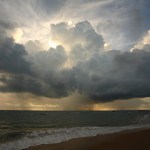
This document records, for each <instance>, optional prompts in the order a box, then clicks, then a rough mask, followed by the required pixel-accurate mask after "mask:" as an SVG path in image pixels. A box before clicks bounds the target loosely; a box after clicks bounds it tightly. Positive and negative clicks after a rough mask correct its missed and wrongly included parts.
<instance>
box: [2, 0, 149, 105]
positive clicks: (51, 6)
mask: <svg viewBox="0 0 150 150" xmlns="http://www.w3.org/2000/svg"><path fill="white" fill-rule="evenodd" d="M67 2H68V1H67ZM67 2H66V1H65V0H62V1H61V0H56V1H55V0H41V1H40V0H36V1H35V0H29V1H28V2H25V1H18V0H14V1H13V2H10V1H8V0H5V1H1V2H0V8H1V9H0V18H3V15H4V16H5V17H6V18H8V20H9V21H6V20H7V19H6V20H5V19H1V20H0V32H1V33H2V35H0V36H1V37H0V73H1V74H2V76H1V77H0V83H3V84H2V85H0V91H1V92H15V93H23V92H29V93H33V94H35V95H38V96H44V97H49V98H62V97H67V96H69V95H71V94H72V93H73V92H79V93H81V94H83V95H85V96H88V97H89V98H90V100H91V101H94V100H97V101H102V102H106V101H113V100H116V99H128V98H139V97H150V92H149V89H150V68H149V64H150V47H149V45H148V44H147V45H144V46H143V50H138V49H137V50H133V51H132V52H129V51H128V52H123V51H121V50H120V51H119V50H118V51H117V50H111V51H109V52H105V51H104V40H103V37H102V36H101V35H100V34H98V33H97V32H96V31H95V29H94V28H93V26H92V25H91V24H90V22H88V21H82V22H78V23H77V24H75V26H73V27H70V28H69V26H68V25H67V23H59V24H53V25H51V29H52V34H53V38H54V40H56V41H57V40H58V39H59V41H60V42H62V43H61V45H60V46H58V47H56V48H50V49H49V50H47V51H41V47H40V44H39V45H38V43H40V41H39V42H37V41H36V42H35V41H34V42H33V41H32V42H31V41H28V43H27V46H28V47H29V48H30V49H31V48H33V51H34V49H38V50H37V51H36V50H35V52H34V53H33V54H31V55H30V54H28V53H27V51H26V49H25V48H24V46H23V45H21V44H17V43H15V42H14V41H13V39H12V38H11V34H10V32H11V31H12V30H14V29H15V28H16V27H18V26H19V27H20V25H22V24H23V25H26V24H27V25H29V26H30V25H31V24H32V23H33V22H32V21H33V20H34V21H35V20H36V25H37V24H38V23H39V22H38V21H39V20H38V19H39V18H42V19H43V18H44V19H45V18H46V17H49V16H51V15H53V14H55V13H56V12H59V11H60V9H61V8H63V6H64V5H65V4H67ZM77 2H78V3H79V4H80V3H82V6H83V5H84V3H85V1H83V0H79V1H77ZM88 2H89V3H94V2H95V3H98V1H96V0H95V1H94V2H93V1H90V0H88ZM146 2H147V3H148V1H146ZM79 4H78V6H79ZM140 4H141V5H140ZM67 6H68V5H66V8H67ZM92 6H95V5H92ZM144 6H145V3H144V2H143V1H141V0H138V1H133V2H131V1H128V0H123V1H119V0H116V1H114V0H111V1H108V3H107V4H106V5H104V4H103V7H97V9H96V10H95V14H94V15H95V16H96V17H97V18H98V19H100V18H101V19H100V20H101V21H102V23H103V24H102V25H100V26H99V28H100V30H102V31H104V32H105V33H104V32H102V33H103V34H104V37H107V36H108V33H109V36H110V35H111V40H110V41H111V42H112V44H113V45H116V46H118V47H124V49H125V48H126V46H125V45H130V44H131V43H132V44H133V43H134V42H136V41H138V40H139V39H140V38H141V37H142V35H143V33H144V32H145V30H146V29H145V28H144V27H143V22H145V21H143V17H144V16H146V15H145V14H148V16H149V13H148V11H147V12H145V11H144V10H143V12H142V13H141V7H142V8H143V7H144ZM87 7H88V8H89V10H90V7H89V5H87ZM12 8H13V9H12ZM100 8H101V9H100ZM70 9H71V10H72V8H70ZM92 9H93V7H92ZM92 9H91V10H92ZM94 9H95V7H94ZM9 10H10V11H9ZM108 10H109V11H108ZM78 11H79V14H80V11H83V10H78ZM83 12H84V11H83ZM102 12H103V13H102ZM73 13H76V11H73ZM81 14H82V13H81ZM100 14H101V15H100ZM88 15H89V13H87V16H88ZM98 15H100V16H101V17H98ZM78 16H79V15H78ZM85 16H86V14H85ZM32 18H33V20H32ZM85 18H86V17H85ZM114 18H115V19H114ZM146 18H147V17H146ZM42 19H40V20H42ZM82 19H83V17H82ZM37 20H38V21H37ZM144 20H145V19H144ZM30 21H31V22H30ZM141 27H142V28H141ZM112 35H113V36H112ZM120 42H121V44H120ZM130 42H131V43H130ZM132 44H131V45H132ZM66 45H67V48H66V47H65V46H66ZM67 65H68V66H69V67H68V66H67ZM66 66H67V67H66Z"/></svg>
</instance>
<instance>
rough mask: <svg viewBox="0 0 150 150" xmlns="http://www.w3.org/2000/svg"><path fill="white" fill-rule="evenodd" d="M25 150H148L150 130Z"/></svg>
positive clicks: (81, 139) (131, 131) (70, 141)
mask: <svg viewBox="0 0 150 150" xmlns="http://www.w3.org/2000/svg"><path fill="white" fill-rule="evenodd" d="M26 150H150V129H140V130H139V129H138V130H130V131H122V132H119V133H113V134H107V135H98V136H95V137H86V138H77V139H71V140H69V141H66V142H62V143H59V144H48V145H40V146H35V147H31V148H28V149H26Z"/></svg>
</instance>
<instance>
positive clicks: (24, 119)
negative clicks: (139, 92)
mask: <svg viewBox="0 0 150 150" xmlns="http://www.w3.org/2000/svg"><path fill="white" fill-rule="evenodd" d="M142 127H150V111H148V110H147V111H0V150H22V149H25V148H28V147H30V146H35V145H40V144H50V143H59V142H62V141H66V140H69V139H72V138H78V137H87V136H95V135H98V134H107V133H114V132H119V131H122V130H128V129H134V128H142Z"/></svg>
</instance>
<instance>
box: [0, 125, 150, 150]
mask: <svg viewBox="0 0 150 150" xmlns="http://www.w3.org/2000/svg"><path fill="white" fill-rule="evenodd" d="M145 127H148V128H149V125H134V126H133V125H132V126H123V127H74V128H60V129H47V130H41V131H33V132H31V133H28V134H26V135H25V136H24V137H22V138H21V139H18V140H16V141H11V142H7V143H3V144H1V145H0V149H2V150H22V149H25V148H28V147H31V146H36V145H41V144H52V143H60V142H63V141H67V140H69V139H73V138H81V137H90V136H96V135H103V134H109V133H116V132H120V131H123V130H130V129H137V128H145Z"/></svg>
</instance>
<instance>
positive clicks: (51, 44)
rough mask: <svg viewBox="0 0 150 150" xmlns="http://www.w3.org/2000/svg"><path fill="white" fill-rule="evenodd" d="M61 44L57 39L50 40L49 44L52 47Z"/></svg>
mask: <svg viewBox="0 0 150 150" xmlns="http://www.w3.org/2000/svg"><path fill="white" fill-rule="evenodd" d="M58 45H59V44H58V43H57V42H55V41H51V40H50V41H48V46H49V47H51V48H56V47H57V46H58Z"/></svg>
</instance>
